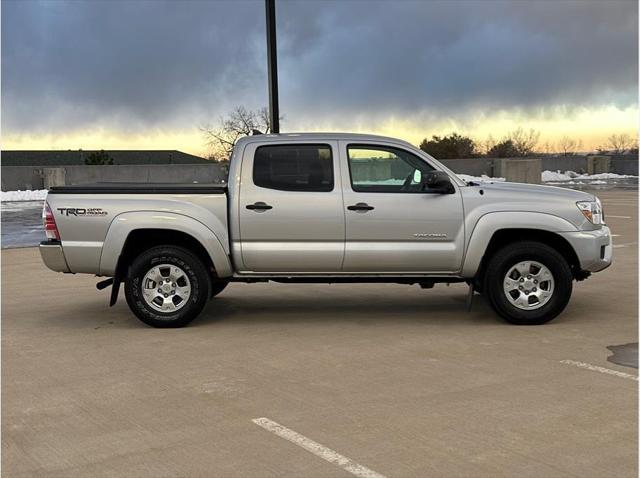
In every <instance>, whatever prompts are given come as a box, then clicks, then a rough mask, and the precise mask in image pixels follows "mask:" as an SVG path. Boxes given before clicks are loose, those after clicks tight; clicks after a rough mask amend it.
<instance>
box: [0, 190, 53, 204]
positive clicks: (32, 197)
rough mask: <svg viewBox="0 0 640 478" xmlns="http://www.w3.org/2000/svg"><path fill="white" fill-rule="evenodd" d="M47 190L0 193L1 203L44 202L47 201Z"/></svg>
mask: <svg viewBox="0 0 640 478" xmlns="http://www.w3.org/2000/svg"><path fill="white" fill-rule="evenodd" d="M47 192H48V191H47V190H46V189H36V190H34V191H32V190H30V189H29V190H26V191H20V190H18V191H0V201H2V202H10V201H44V200H45V199H47Z"/></svg>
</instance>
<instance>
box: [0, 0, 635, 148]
mask: <svg viewBox="0 0 640 478" xmlns="http://www.w3.org/2000/svg"><path fill="white" fill-rule="evenodd" d="M277 21H278V53H279V58H278V59H279V76H280V99H281V100H280V109H281V112H282V114H283V115H284V117H285V120H284V122H283V123H282V126H281V129H282V131H313V130H315V131H320V130H330V131H358V132H371V133H379V134H388V135H393V136H397V137H401V138H404V139H407V140H409V141H412V142H414V143H418V142H419V141H420V140H421V139H422V138H424V137H425V136H427V135H429V136H430V135H432V134H446V133H448V132H450V131H454V130H455V131H459V132H462V133H465V134H469V135H471V136H472V137H474V138H475V139H477V140H478V141H482V140H484V139H485V138H486V137H487V136H488V135H489V134H492V135H493V136H494V137H497V138H499V137H501V136H502V135H504V134H505V133H506V132H507V131H509V130H512V129H514V128H516V127H519V126H522V127H525V128H530V127H532V128H536V129H538V130H540V131H541V133H542V142H544V141H549V142H555V141H557V140H558V139H559V138H560V137H562V136H565V135H566V136H569V137H572V138H576V139H581V140H582V141H583V144H584V149H589V148H594V147H596V146H598V145H601V144H604V143H606V138H607V136H609V135H611V134H613V133H629V134H632V135H634V136H635V134H636V128H637V123H638V4H637V2H635V1H632V0H628V1H627V0H624V1H616V0H607V1H605V0H602V1H595V0H594V1H563V0H559V1H545V0H540V1H516V0H512V1H506V2H505V1H488V0H487V1H484V0H472V1H426V0H424V1H415V2H413V1H396V2H391V1H364V0H357V1H356V0H351V1H350V0H345V1H320V0H317V1H291V0H278V1H277ZM1 86H2V148H3V149H68V148H72V149H76V148H84V149H93V148H104V149H116V148H119V149H138V148H140V149H181V150H184V151H189V152H193V153H196V154H198V153H204V152H205V151H206V146H205V144H204V140H203V137H202V134H201V133H200V131H199V127H200V126H202V125H204V124H207V123H209V124H213V125H215V124H216V122H217V121H218V118H219V117H220V116H221V115H223V114H225V113H226V112H228V111H229V110H230V109H232V108H233V107H234V106H236V105H244V106H246V107H247V108H259V107H261V106H266V104H267V102H268V92H267V81H266V47H265V20H264V2H262V0H256V1H230V2H225V1H214V0H210V1H207V0H202V1H179V2H178V1H166V2H165V1H154V0H150V1H149V0H145V1H142V0H122V1H105V2H101V1H96V0H92V1H70V2H67V1H52V0H44V1H39V2H37V1H11V0H8V1H3V2H2V85H1Z"/></svg>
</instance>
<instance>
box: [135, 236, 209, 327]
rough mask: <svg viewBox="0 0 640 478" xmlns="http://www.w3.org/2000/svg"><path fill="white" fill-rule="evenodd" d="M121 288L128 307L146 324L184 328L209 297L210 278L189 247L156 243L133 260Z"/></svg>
mask: <svg viewBox="0 0 640 478" xmlns="http://www.w3.org/2000/svg"><path fill="white" fill-rule="evenodd" d="M171 281H174V282H171ZM143 289H144V290H143ZM124 291H125V297H126V299H127V304H128V305H129V308H130V309H131V311H132V312H133V313H134V314H135V315H136V317H138V318H139V319H140V320H141V321H142V322H144V323H145V324H147V325H150V326H152V327H157V328H168V327H183V326H185V325H187V324H188V323H189V322H191V321H192V320H193V319H195V318H196V317H197V316H198V314H199V313H200V312H201V311H202V309H203V308H204V306H205V305H206V303H207V301H208V299H209V297H211V280H210V278H209V274H208V272H207V269H206V267H205V265H204V264H203V263H202V261H201V260H200V259H199V258H198V257H197V256H195V255H194V254H193V253H191V252H190V251H189V250H187V249H184V248H182V247H178V246H171V245H167V246H158V247H154V248H152V249H149V250H148V251H145V252H143V253H142V254H140V255H139V256H138V257H136V258H135V259H134V261H133V263H132V264H131V266H130V267H129V270H128V273H127V277H126V280H125V287H124ZM156 292H157V293H156ZM152 298H153V299H152ZM151 299H152V300H151ZM165 309H167V310H165Z"/></svg>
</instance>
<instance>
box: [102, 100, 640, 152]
mask: <svg viewBox="0 0 640 478" xmlns="http://www.w3.org/2000/svg"><path fill="white" fill-rule="evenodd" d="M200 130H201V131H202V133H203V136H204V138H205V142H206V144H207V146H209V148H210V151H211V152H210V154H209V157H208V159H211V160H213V161H218V162H222V163H226V162H228V160H229V156H230V155H231V151H232V150H233V147H234V146H235V144H236V142H237V141H238V140H239V139H240V138H242V137H243V136H249V135H252V134H258V133H265V134H266V133H269V132H270V131H271V125H270V124H269V114H268V111H267V108H260V109H258V110H255V111H254V110H250V109H247V108H245V107H244V106H238V107H236V108H234V109H233V110H232V111H231V113H229V114H228V115H227V116H223V117H220V119H219V120H218V124H217V126H211V125H206V126H202V127H201V128H200ZM581 148H582V141H580V140H577V139H574V138H570V137H568V136H563V137H562V138H560V139H559V140H558V142H557V143H555V144H554V143H550V142H549V141H545V142H544V143H543V144H540V131H538V130H535V129H533V128H530V129H524V128H522V127H519V128H516V129H514V130H512V131H510V132H508V133H507V134H506V135H504V136H503V137H502V138H501V139H499V140H496V139H494V138H493V136H491V135H489V137H488V138H487V139H486V140H485V141H481V142H476V141H475V140H474V139H472V138H471V137H469V136H465V135H463V134H460V133H457V132H452V133H450V134H448V135H445V136H438V135H433V136H431V138H425V139H424V140H422V142H421V143H420V149H421V150H423V151H425V152H426V153H429V154H430V155H432V156H433V157H435V158H437V159H456V158H479V157H487V158H520V157H527V156H532V155H540V154H546V155H550V154H556V155H557V154H559V155H563V156H573V155H575V154H578V153H579V152H580V149H581ZM597 151H598V152H599V153H603V154H604V153H609V154H624V153H628V152H631V153H633V152H635V153H637V152H638V142H637V139H635V138H632V137H631V136H630V135H628V134H613V135H611V136H610V137H609V138H608V139H607V144H606V145H604V146H600V147H598V148H597ZM101 153H104V152H101ZM101 156H102V157H101V158H96V160H101V161H106V160H107V159H106V158H104V155H103V154H101ZM98 164H105V163H98ZM106 164H108V163H106Z"/></svg>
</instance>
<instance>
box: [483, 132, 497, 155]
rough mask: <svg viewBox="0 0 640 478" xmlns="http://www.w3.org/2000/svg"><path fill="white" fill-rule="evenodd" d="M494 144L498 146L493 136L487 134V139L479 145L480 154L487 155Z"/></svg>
mask: <svg viewBox="0 0 640 478" xmlns="http://www.w3.org/2000/svg"><path fill="white" fill-rule="evenodd" d="M496 144H498V142H497V141H496V140H495V139H494V137H493V135H491V134H489V137H488V138H487V139H485V140H484V141H482V143H480V148H481V151H482V153H484V154H487V153H488V152H489V151H491V150H492V149H493V147H494V146H495V145H496Z"/></svg>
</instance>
